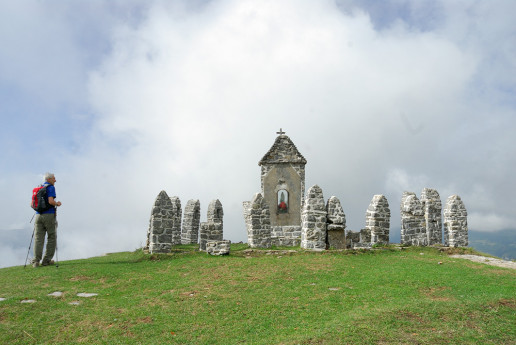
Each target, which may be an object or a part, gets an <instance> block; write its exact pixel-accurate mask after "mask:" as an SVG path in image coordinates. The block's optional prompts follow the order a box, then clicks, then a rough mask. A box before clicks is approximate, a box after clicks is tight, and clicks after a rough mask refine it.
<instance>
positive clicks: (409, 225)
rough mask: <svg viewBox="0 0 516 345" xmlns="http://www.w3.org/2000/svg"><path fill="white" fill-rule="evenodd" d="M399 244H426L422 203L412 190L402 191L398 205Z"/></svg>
mask: <svg viewBox="0 0 516 345" xmlns="http://www.w3.org/2000/svg"><path fill="white" fill-rule="evenodd" d="M400 213H401V244H406V245H410V246H426V245H427V244H428V239H427V235H426V226H425V215H424V212H423V205H422V204H421V202H420V201H419V200H418V198H417V197H416V194H414V193H412V192H403V197H402V198H401V205H400Z"/></svg>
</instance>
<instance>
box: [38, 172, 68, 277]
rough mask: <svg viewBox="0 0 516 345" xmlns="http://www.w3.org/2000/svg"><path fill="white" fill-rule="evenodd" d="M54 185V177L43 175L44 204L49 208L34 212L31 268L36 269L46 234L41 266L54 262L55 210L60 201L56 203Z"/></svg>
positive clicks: (55, 237)
mask: <svg viewBox="0 0 516 345" xmlns="http://www.w3.org/2000/svg"><path fill="white" fill-rule="evenodd" d="M55 183H56V177H55V176H54V174H52V173H46V174H45V182H44V183H43V186H45V185H46V190H47V200H46V203H47V205H48V207H49V209H48V210H46V211H42V212H36V221H35V222H34V259H33V260H32V266H33V267H38V266H39V261H40V260H41V256H42V254H43V245H44V243H45V233H46V234H47V248H46V250H45V256H43V261H42V262H41V266H48V265H52V264H53V263H54V261H53V260H52V258H53V257H54V252H55V250H56V243H57V233H56V224H57V220H56V209H57V207H58V206H61V201H56V189H55V187H54V184H55Z"/></svg>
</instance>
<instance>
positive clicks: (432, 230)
mask: <svg viewBox="0 0 516 345" xmlns="http://www.w3.org/2000/svg"><path fill="white" fill-rule="evenodd" d="M421 204H422V205H423V211H424V212H425V227H426V236H427V239H428V245H429V246H431V245H434V244H442V243H443V223H442V215H441V213H442V203H441V197H440V196H439V193H437V191H436V190H435V189H431V188H424V189H423V191H422V192H421Z"/></svg>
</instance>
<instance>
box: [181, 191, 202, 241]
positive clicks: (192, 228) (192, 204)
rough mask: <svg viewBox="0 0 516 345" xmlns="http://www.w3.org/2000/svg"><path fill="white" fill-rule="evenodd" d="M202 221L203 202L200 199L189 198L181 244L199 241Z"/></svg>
mask: <svg viewBox="0 0 516 345" xmlns="http://www.w3.org/2000/svg"><path fill="white" fill-rule="evenodd" d="M200 222H201V203H200V202H199V200H188V202H187V203H186V206H185V214H184V217H183V228H182V229H181V244H193V243H198V242H199V225H200Z"/></svg>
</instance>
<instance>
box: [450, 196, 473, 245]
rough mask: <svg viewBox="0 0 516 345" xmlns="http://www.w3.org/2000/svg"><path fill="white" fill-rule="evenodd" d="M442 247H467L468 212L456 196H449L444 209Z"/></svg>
mask: <svg viewBox="0 0 516 345" xmlns="http://www.w3.org/2000/svg"><path fill="white" fill-rule="evenodd" d="M444 245H445V246H449V247H467V246H468V212H467V211H466V207H465V206H464V203H463V202H462V200H461V198H460V196H458V195H452V196H450V197H449V198H448V199H447V200H446V206H445V207H444Z"/></svg>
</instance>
